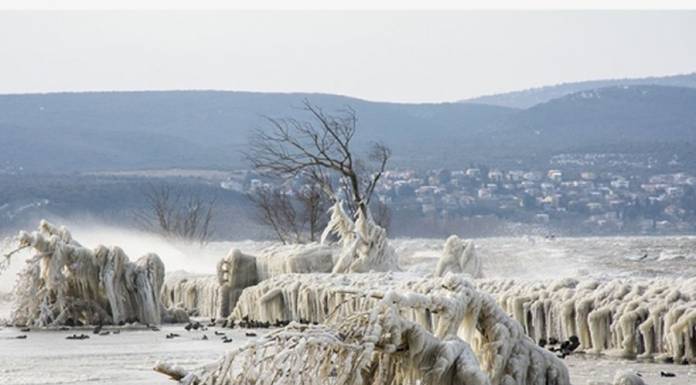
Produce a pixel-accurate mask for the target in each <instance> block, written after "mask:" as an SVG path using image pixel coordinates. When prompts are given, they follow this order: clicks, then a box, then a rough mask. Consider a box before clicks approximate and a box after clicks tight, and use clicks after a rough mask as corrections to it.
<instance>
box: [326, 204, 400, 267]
mask: <svg viewBox="0 0 696 385" xmlns="http://www.w3.org/2000/svg"><path fill="white" fill-rule="evenodd" d="M329 211H330V213H331V217H330V219H329V223H328V225H327V226H326V229H324V233H323V234H322V236H321V243H322V244H326V243H327V240H328V238H329V237H330V236H331V234H334V235H336V236H337V237H338V238H339V242H340V245H341V251H340V253H339V255H338V260H337V261H336V264H335V265H334V267H333V272H334V273H366V272H369V271H397V270H399V266H398V259H397V256H396V252H395V251H394V249H393V248H392V247H391V246H390V245H389V241H388V239H387V231H386V230H385V229H384V228H382V227H380V226H379V225H377V224H376V223H375V222H374V221H373V220H372V218H369V217H366V216H365V215H364V214H363V212H362V211H358V214H357V219H356V220H355V222H353V220H352V219H351V218H350V217H349V216H348V214H346V212H345V210H344V209H343V204H342V202H341V201H337V202H336V203H335V204H334V205H333V206H332V207H331V208H330V210H329Z"/></svg>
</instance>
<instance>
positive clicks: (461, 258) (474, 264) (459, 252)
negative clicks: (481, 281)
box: [435, 235, 483, 278]
mask: <svg viewBox="0 0 696 385" xmlns="http://www.w3.org/2000/svg"><path fill="white" fill-rule="evenodd" d="M448 272H451V273H458V274H468V275H469V276H471V277H472V278H482V277H483V271H482V270H481V260H480V259H479V257H478V255H476V247H475V246H474V242H472V241H465V240H463V239H461V238H459V237H458V236H456V235H451V236H450V237H449V238H447V241H445V247H444V250H443V251H442V256H441V257H440V260H438V262H437V266H436V267H435V275H436V276H438V277H442V276H444V275H445V273H448Z"/></svg>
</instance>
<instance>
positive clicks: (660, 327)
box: [477, 278, 696, 363]
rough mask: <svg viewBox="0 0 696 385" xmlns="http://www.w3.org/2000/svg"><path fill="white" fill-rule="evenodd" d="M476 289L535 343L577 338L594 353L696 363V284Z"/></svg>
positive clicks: (512, 284)
mask: <svg viewBox="0 0 696 385" xmlns="http://www.w3.org/2000/svg"><path fill="white" fill-rule="evenodd" d="M477 285H478V287H479V289H481V290H483V291H486V292H488V293H491V294H493V295H495V296H496V298H497V301H498V303H499V304H500V306H501V307H502V308H503V309H504V310H505V311H506V312H508V313H509V314H512V315H513V317H514V318H515V319H516V320H517V321H518V322H519V323H521V324H522V326H523V328H524V330H525V332H526V333H527V334H528V335H529V336H530V337H532V338H533V339H534V340H536V341H540V340H542V339H543V340H546V341H549V340H550V339H551V338H555V339H558V340H565V339H568V338H569V337H570V336H577V337H578V339H579V342H580V347H579V349H580V350H584V351H586V352H590V353H607V354H611V355H617V356H621V357H624V358H654V359H657V360H663V361H667V362H670V361H673V362H678V363H694V362H696V329H695V328H696V278H691V279H652V280H638V279H612V280H606V281H594V280H587V281H578V280H575V279H565V280H561V281H556V282H534V281H531V282H529V281H515V280H483V281H478V282H477Z"/></svg>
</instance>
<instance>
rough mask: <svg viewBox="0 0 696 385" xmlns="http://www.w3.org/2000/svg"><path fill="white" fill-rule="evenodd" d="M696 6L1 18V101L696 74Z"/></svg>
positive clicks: (491, 88) (511, 84) (410, 93)
mask: <svg viewBox="0 0 696 385" xmlns="http://www.w3.org/2000/svg"><path fill="white" fill-rule="evenodd" d="M694 47H696V11H674V12H657V11H637V12H629V11H595V12H577V11H565V12H550V11H547V12H543V11H542V12H532V11H521V12H514V11H491V12H484V11H453V12H395V11H387V12H355V11H352V12H319V11H314V12H312V11H304V12H301V11H293V12H280V11H278V12H241V11H236V12H235V11H218V12H213V11H194V12H192V11H186V12H183V11H182V12H173V11H131V12H126V11H119V12H113V11H111V12H106V11H101V12H100V11H82V12H79V11H73V12H68V11H64V12H60V11H59V12H31V11H26V12H10V11H3V12H0V93H23V92H46V91H83V90H146V89H224V90H250V91H281V92H291V91H310V92H326V93H338V94H344V95H350V96H356V97H360V98H365V99H370V100H386V101H408V102H417V101H452V100H458V99H462V98H467V97H472V96H478V95H481V94H490V93H496V92H501V91H509V90H515V89H521V88H529V87H533V86H540V85H547V84H555V83H559V82H568V81H577V80H590V79H598V78H616V77H635V76H649V75H665V74H675V73H686V72H694V71H696V49H694Z"/></svg>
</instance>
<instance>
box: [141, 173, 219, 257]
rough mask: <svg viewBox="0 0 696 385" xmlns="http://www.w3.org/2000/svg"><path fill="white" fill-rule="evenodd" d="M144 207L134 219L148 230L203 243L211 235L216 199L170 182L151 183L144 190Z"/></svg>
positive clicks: (169, 236)
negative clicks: (156, 184)
mask: <svg viewBox="0 0 696 385" xmlns="http://www.w3.org/2000/svg"><path fill="white" fill-rule="evenodd" d="M143 195H144V196H145V202H146V208H145V209H144V210H139V211H136V213H135V218H136V220H137V221H138V222H139V223H140V224H141V225H142V226H143V227H145V228H146V229H147V230H150V231H154V232H157V233H159V234H161V235H163V236H165V237H168V238H175V239H182V240H185V241H188V242H198V243H200V244H206V243H208V241H210V238H211V237H212V235H213V229H212V220H213V215H214V207H215V199H214V198H213V199H210V200H204V199H203V197H202V196H201V194H198V193H195V192H188V193H186V192H184V191H182V190H181V189H177V188H174V187H172V186H170V185H166V184H161V185H158V186H155V185H150V186H149V187H148V188H147V189H146V190H145V191H144V192H143Z"/></svg>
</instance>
